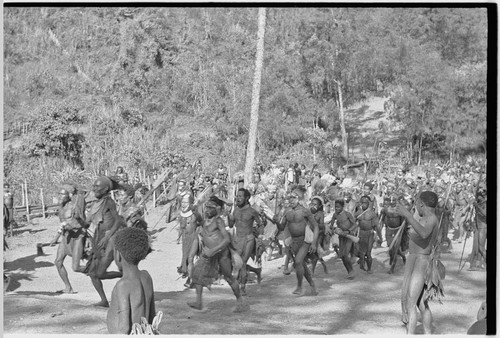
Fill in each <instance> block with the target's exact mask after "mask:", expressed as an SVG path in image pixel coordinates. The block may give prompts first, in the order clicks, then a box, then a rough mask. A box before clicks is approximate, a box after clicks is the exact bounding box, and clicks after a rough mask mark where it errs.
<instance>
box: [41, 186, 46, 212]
mask: <svg viewBox="0 0 500 338" xmlns="http://www.w3.org/2000/svg"><path fill="white" fill-rule="evenodd" d="M40 199H41V200H42V215H43V218H47V215H46V214H45V202H44V200H43V188H40Z"/></svg>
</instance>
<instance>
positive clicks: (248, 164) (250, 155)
mask: <svg viewBox="0 0 500 338" xmlns="http://www.w3.org/2000/svg"><path fill="white" fill-rule="evenodd" d="M258 24H259V28H258V33H257V56H256V59H255V75H254V78H253V89H252V108H251V112H250V128H249V130H248V144H247V157H246V161H245V183H244V184H245V187H248V185H249V184H250V183H251V182H252V171H253V166H254V162H255V142H256V140H257V125H258V122H259V99H260V80H261V75H262V60H263V58H264V32H265V28H266V9H265V8H262V7H261V8H259V23H258Z"/></svg>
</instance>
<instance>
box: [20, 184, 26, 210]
mask: <svg viewBox="0 0 500 338" xmlns="http://www.w3.org/2000/svg"><path fill="white" fill-rule="evenodd" d="M21 195H22V198H21V202H22V206H23V207H24V201H25V200H26V199H25V197H24V184H21Z"/></svg>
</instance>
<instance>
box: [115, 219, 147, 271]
mask: <svg viewBox="0 0 500 338" xmlns="http://www.w3.org/2000/svg"><path fill="white" fill-rule="evenodd" d="M148 251H149V239H148V235H147V234H146V232H145V231H144V230H141V229H138V228H133V227H131V228H123V229H121V230H119V231H118V232H117V233H116V237H115V263H116V264H117V265H118V266H121V259H123V260H125V261H126V262H127V263H129V264H132V265H138V264H139V262H140V261H142V260H143V259H144V258H146V256H147V254H148ZM117 252H118V255H117V254H116V253H117Z"/></svg>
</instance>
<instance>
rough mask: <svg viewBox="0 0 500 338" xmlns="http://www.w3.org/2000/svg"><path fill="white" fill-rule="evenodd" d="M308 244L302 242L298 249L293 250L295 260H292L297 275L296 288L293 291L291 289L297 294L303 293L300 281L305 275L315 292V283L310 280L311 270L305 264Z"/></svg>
mask: <svg viewBox="0 0 500 338" xmlns="http://www.w3.org/2000/svg"><path fill="white" fill-rule="evenodd" d="M309 247H310V244H307V243H303V244H302V245H301V246H300V247H299V248H298V250H294V253H295V261H294V267H295V274H296V276H297V288H296V289H295V291H293V293H294V294H298V295H303V294H304V292H303V289H302V281H303V279H304V277H306V280H307V281H308V282H309V285H311V288H312V289H313V291H314V293H315V291H316V290H315V285H314V281H313V280H312V276H311V271H309V268H308V267H307V265H306V262H305V258H306V255H307V253H308V251H309Z"/></svg>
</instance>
